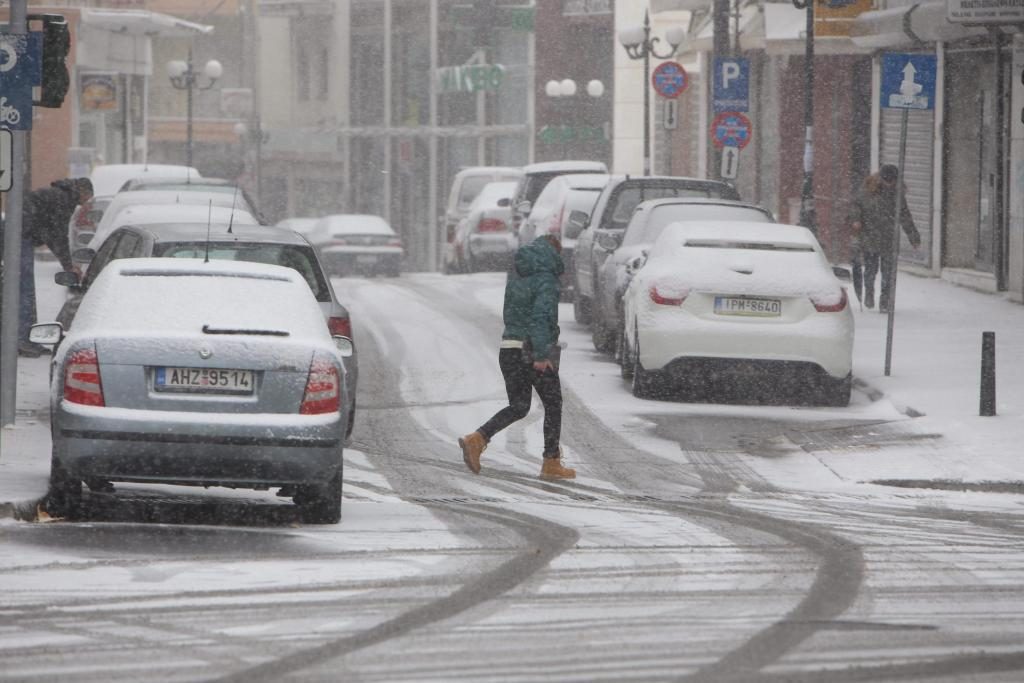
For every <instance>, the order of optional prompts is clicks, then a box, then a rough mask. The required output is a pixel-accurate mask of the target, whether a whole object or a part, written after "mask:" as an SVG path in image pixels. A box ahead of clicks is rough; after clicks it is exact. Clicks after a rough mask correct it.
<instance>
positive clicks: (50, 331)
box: [28, 323, 64, 345]
mask: <svg viewBox="0 0 1024 683" xmlns="http://www.w3.org/2000/svg"><path fill="white" fill-rule="evenodd" d="M63 338H64V326H63V325H61V324H60V323H38V324H36V325H33V326H32V327H31V328H29V331H28V340H29V341H30V342H32V343H33V344H45V345H57V344H59V343H60V341H61V339H63Z"/></svg>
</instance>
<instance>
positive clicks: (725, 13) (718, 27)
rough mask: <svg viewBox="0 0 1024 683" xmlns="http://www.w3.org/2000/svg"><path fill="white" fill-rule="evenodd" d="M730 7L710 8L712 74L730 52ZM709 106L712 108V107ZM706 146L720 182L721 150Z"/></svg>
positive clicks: (725, 2) (722, 1) (717, 2)
mask: <svg viewBox="0 0 1024 683" xmlns="http://www.w3.org/2000/svg"><path fill="white" fill-rule="evenodd" d="M730 5H731V2H730V0H714V5H713V6H712V12H713V17H712V28H713V29H714V35H713V36H712V44H711V51H712V53H713V54H712V58H711V65H712V68H711V71H712V73H713V72H714V69H715V66H714V65H715V64H718V63H719V62H718V59H719V58H721V57H728V56H729V53H730V51H731V50H730V46H729V13H730V11H731V7H730ZM738 39H739V37H738V36H737V40H738ZM713 78H715V75H714V74H713V75H712V77H711V78H709V79H707V80H708V83H707V87H708V88H710V89H712V91H713V88H714V84H713V83H712V82H711V81H712V79H713ZM711 102H712V98H711V97H708V103H709V104H711ZM711 106H712V107H713V106H714V105H711ZM710 118H714V112H711V114H710ZM708 144H709V145H710V147H711V155H712V158H711V168H713V169H714V173H715V174H716V175H717V176H718V179H719V180H721V179H722V178H721V173H722V150H721V149H719V148H718V147H716V146H715V145H713V144H711V142H710V140H709V141H708Z"/></svg>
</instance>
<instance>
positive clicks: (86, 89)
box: [78, 73, 118, 112]
mask: <svg viewBox="0 0 1024 683" xmlns="http://www.w3.org/2000/svg"><path fill="white" fill-rule="evenodd" d="M78 92H79V93H81V94H80V95H79V97H78V99H79V109H80V110H81V111H83V112H94V111H98V112H113V111H117V110H118V106H117V74H89V73H83V74H79V75H78Z"/></svg>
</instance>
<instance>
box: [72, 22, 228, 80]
mask: <svg viewBox="0 0 1024 683" xmlns="http://www.w3.org/2000/svg"><path fill="white" fill-rule="evenodd" d="M81 13H82V14H81V24H80V26H79V28H78V36H77V40H76V41H75V65H76V66H77V67H78V68H79V69H82V70H86V71H113V72H117V73H123V74H133V75H139V76H148V75H151V74H152V71H153V64H152V62H153V46H152V44H151V39H152V38H153V37H155V36H160V37H170V38H188V37H191V36H198V35H205V34H208V33H211V32H212V31H213V26H207V25H204V24H196V23H194V22H191V21H185V20H184V19H179V18H178V17H173V16H171V15H169V14H161V13H159V12H150V11H147V10H119V9H95V8H82V10H81Z"/></svg>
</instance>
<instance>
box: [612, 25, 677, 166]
mask: <svg viewBox="0 0 1024 683" xmlns="http://www.w3.org/2000/svg"><path fill="white" fill-rule="evenodd" d="M685 37H686V30H685V29H684V28H683V27H682V26H673V27H672V28H670V29H669V30H668V31H666V32H665V42H667V43H668V47H669V49H668V51H666V52H665V53H664V54H659V53H658V51H657V49H656V46H657V44H658V43H659V42H661V39H660V38H656V37H655V38H652V37H651V18H650V14H649V12H646V11H645V12H644V23H643V26H634V27H631V28H626V29H623V30H621V31H619V42H620V43H621V44H622V47H624V48H625V49H626V54H627V55H629V58H630V59H642V60H644V79H643V80H644V175H651V57H652V56H653V57H655V58H657V59H670V58H671V57H673V56H674V55H675V53H676V50H678V49H679V46H680V45H681V44H682V42H683V39H684V38H685Z"/></svg>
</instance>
